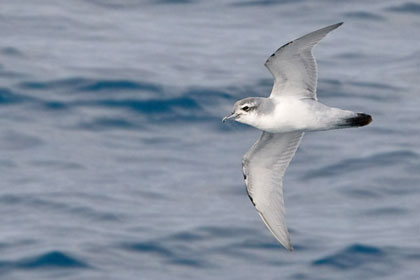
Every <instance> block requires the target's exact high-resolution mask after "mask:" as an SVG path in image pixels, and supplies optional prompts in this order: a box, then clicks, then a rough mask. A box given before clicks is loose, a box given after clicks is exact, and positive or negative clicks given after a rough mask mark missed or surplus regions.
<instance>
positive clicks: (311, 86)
mask: <svg viewBox="0 0 420 280" xmlns="http://www.w3.org/2000/svg"><path fill="white" fill-rule="evenodd" d="M342 24H343V23H342V22H340V23H336V24H333V25H330V26H327V27H324V28H322V29H319V30H316V31H314V32H311V33H309V34H306V35H305V36H302V37H300V38H298V39H296V40H294V41H291V42H289V43H287V44H285V45H284V46H282V47H280V48H279V49H278V50H277V51H276V52H275V53H273V54H272V55H271V56H270V57H269V58H268V59H267V61H266V62H265V64H264V65H265V67H267V68H268V70H269V71H270V72H271V74H272V75H273V77H274V85H273V89H272V91H271V95H270V97H275V96H277V95H295V96H301V97H302V98H312V99H315V100H316V85H317V80H318V77H317V76H318V73H317V72H318V71H317V66H316V61H315V58H314V57H313V55H312V48H313V46H315V45H316V44H317V43H318V42H319V41H320V40H321V39H322V38H324V37H325V35H327V34H328V33H329V32H330V31H332V30H334V29H336V28H337V27H339V26H340V25H342Z"/></svg>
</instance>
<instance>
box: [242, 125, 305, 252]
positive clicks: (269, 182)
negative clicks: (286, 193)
mask: <svg viewBox="0 0 420 280" xmlns="http://www.w3.org/2000/svg"><path fill="white" fill-rule="evenodd" d="M302 136H303V132H289V133H279V134H274V133H268V132H263V133H262V135H261V136H260V138H259V139H258V141H257V142H256V143H255V144H254V145H253V146H252V147H251V148H250V149H249V151H248V152H247V153H246V154H245V156H244V157H243V159H242V168H243V173H244V178H245V184H246V187H247V192H248V196H249V198H250V199H251V201H252V203H253V204H254V206H255V208H256V209H257V211H258V214H259V215H260V217H261V218H262V220H263V221H264V223H265V225H266V226H267V228H268V229H269V230H270V231H271V233H272V234H273V235H274V236H275V237H276V238H277V240H278V241H279V242H280V243H281V244H282V245H283V246H284V247H286V248H287V249H288V250H293V247H292V245H291V242H290V238H289V232H288V230H287V226H286V222H285V218H284V214H285V210H284V202H283V187H282V178H283V175H284V173H285V172H286V169H287V167H288V166H289V163H290V161H291V160H292V158H293V156H294V154H295V153H296V150H297V148H298V146H299V143H300V140H301V138H302Z"/></svg>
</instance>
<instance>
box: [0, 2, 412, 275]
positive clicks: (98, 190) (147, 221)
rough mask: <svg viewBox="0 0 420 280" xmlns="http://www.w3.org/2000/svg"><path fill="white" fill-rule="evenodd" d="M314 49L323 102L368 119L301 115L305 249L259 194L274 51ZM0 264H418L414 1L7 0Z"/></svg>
mask: <svg viewBox="0 0 420 280" xmlns="http://www.w3.org/2000/svg"><path fill="white" fill-rule="evenodd" d="M339 21H344V22H345V24H344V25H343V26H341V27H340V28H339V29H337V30H336V31H334V32H333V33H331V34H330V35H329V36H328V37H327V38H325V39H324V40H323V41H322V42H321V44H320V45H319V46H317V47H316V49H315V55H316V57H317V59H318V65H319V85H318V96H319V100H320V101H322V102H324V103H325V104H327V105H330V106H336V107H340V108H346V109H350V110H354V111H361V112H367V113H370V114H372V115H373V118H374V121H373V123H372V124H371V125H369V126H367V127H364V128H360V129H347V130H340V131H329V132H322V133H312V134H310V133H308V134H306V136H305V137H304V139H303V142H302V144H301V146H300V148H299V150H298V152H297V154H296V157H295V158H294V160H293V161H292V164H291V165H290V167H289V170H288V172H287V173H286V176H285V178H284V180H285V181H284V186H285V187H284V192H285V199H286V207H287V223H288V226H289V228H290V232H291V239H292V242H293V244H294V247H295V251H294V252H293V253H290V252H288V251H287V250H285V249H283V248H282V247H281V245H280V244H279V243H278V242H277V241H276V240H275V239H274V238H273V237H272V236H271V234H270V233H269V231H268V230H267V229H266V228H265V226H264V224H263V223H262V222H261V221H260V218H259V217H258V215H257V213H256V211H255V209H254V207H253V205H252V204H251V202H250V201H249V199H248V197H247V195H246V192H245V186H244V183H243V180H242V174H241V157H242V155H243V154H244V153H245V152H246V151H247V150H248V148H249V147H250V146H251V145H252V143H253V142H255V140H256V139H257V138H258V136H259V132H258V131H256V130H255V129H253V128H250V127H247V126H244V125H240V124H236V123H229V124H222V123H221V118H222V117H223V116H225V115H226V114H228V113H229V112H230V111H231V108H232V105H233V103H234V102H235V101H236V100H237V99H240V98H244V97H248V96H268V95H269V92H270V89H271V85H272V79H271V76H270V73H269V72H268V71H267V70H266V69H265V68H264V66H263V63H264V61H265V59H266V58H267V57H268V56H269V55H270V54H271V53H272V52H273V51H274V50H276V49H277V48H278V47H280V46H281V45H282V44H284V43H286V42H288V41H290V40H292V39H295V38H297V37H298V36H300V35H303V34H305V33H307V32H310V31H313V30H315V29H317V28H321V27H323V26H326V25H329V24H333V23H336V22H339ZM0 26H1V28H0V37H1V40H0V213H1V216H0V278H1V279H12V280H13V279H419V277H420V276H419V275H420V267H419V264H420V214H419V209H420V208H419V206H420V202H419V201H420V183H419V182H420V173H419V170H420V148H419V139H420V126H419V123H420V110H419V108H420V85H419V82H418V81H419V77H420V33H419V30H420V4H419V3H418V2H415V1H412V2H410V1H397V0H395V1H389V0H385V1H383V0H381V1H379V0H378V1H369V2H367V1H361V0H358V1H347V2H343V1H340V2H338V1H332V0H323V1H316V2H315V1H307V0H301V1H287V0H283V1H271V0H262V1H257V0H245V1H240V0H227V1H220V0H219V1H203V0H173V1H171V0H160V1H158V0H156V1H152V0H149V1H146V0H145V1H134V0H120V1H110V0H109V1H108V0H104V1H101V0H85V1H81V0H73V1H53V0H40V1H3V2H2V3H1V4H0Z"/></svg>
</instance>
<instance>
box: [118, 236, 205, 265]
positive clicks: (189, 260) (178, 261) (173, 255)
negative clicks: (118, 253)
mask: <svg viewBox="0 0 420 280" xmlns="http://www.w3.org/2000/svg"><path fill="white" fill-rule="evenodd" d="M120 247H121V248H123V249H126V250H130V251H132V252H137V253H141V254H147V255H150V254H155V255H157V256H160V257H162V258H163V259H164V261H165V262H166V263H168V264H173V265H182V266H190V267H197V266H204V265H205V261H203V260H200V257H199V256H198V255H199V254H198V253H196V252H194V251H193V250H191V249H190V248H188V247H186V246H183V247H182V248H180V246H175V247H174V248H173V249H169V247H170V245H164V244H163V243H162V242H158V241H150V242H137V243H124V244H122V245H121V246H120Z"/></svg>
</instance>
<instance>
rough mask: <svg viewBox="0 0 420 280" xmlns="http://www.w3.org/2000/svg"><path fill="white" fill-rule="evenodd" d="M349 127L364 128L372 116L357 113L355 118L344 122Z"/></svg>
mask: <svg viewBox="0 0 420 280" xmlns="http://www.w3.org/2000/svg"><path fill="white" fill-rule="evenodd" d="M346 121H347V123H348V125H350V126H365V125H368V124H370V123H371V122H372V116H371V115H368V114H363V113H357V116H356V117H353V118H349V119H347V120H346Z"/></svg>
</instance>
